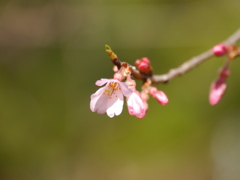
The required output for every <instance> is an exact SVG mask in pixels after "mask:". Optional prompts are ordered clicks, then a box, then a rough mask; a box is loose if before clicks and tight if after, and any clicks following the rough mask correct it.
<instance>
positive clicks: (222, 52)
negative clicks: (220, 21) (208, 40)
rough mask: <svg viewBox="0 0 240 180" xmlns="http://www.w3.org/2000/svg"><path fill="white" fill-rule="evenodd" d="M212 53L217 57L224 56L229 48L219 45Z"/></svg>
mask: <svg viewBox="0 0 240 180" xmlns="http://www.w3.org/2000/svg"><path fill="white" fill-rule="evenodd" d="M212 51H213V53H214V54H215V56H223V55H225V54H226V53H227V52H228V48H227V46H226V45H224V44H217V45H215V46H214V47H213V48H212Z"/></svg>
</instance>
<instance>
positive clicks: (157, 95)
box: [149, 87, 168, 105]
mask: <svg viewBox="0 0 240 180" xmlns="http://www.w3.org/2000/svg"><path fill="white" fill-rule="evenodd" d="M149 94H151V95H152V97H153V98H154V99H156V100H157V101H158V102H159V103H160V104H162V105H165V104H167V103H168V97H167V95H166V94H165V93H164V92H163V91H159V90H157V88H155V87H150V88H149Z"/></svg>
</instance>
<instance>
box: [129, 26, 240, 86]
mask: <svg viewBox="0 0 240 180" xmlns="http://www.w3.org/2000/svg"><path fill="white" fill-rule="evenodd" d="M239 40H240V29H238V30H237V31H236V32H235V33H234V34H232V35H231V36H230V37H229V38H227V39H226V40H225V41H224V42H223V43H224V44H229V45H231V44H236V43H237V41H239ZM212 56H214V54H213V52H212V50H211V49H210V50H207V51H206V52H203V53H202V54H200V55H198V56H195V57H193V58H191V59H189V60H188V61H186V62H184V63H183V64H182V65H180V66H179V67H177V68H174V69H171V70H169V72H168V73H166V74H162V75H153V76H151V77H147V76H145V75H143V74H141V73H139V71H137V70H133V71H132V75H133V76H134V77H135V78H136V79H142V80H146V79H151V81H152V83H155V84H158V83H166V82H168V81H170V80H172V79H173V78H175V77H178V76H181V75H182V74H185V73H186V72H188V71H190V70H192V69H194V68H195V67H196V66H198V65H199V64H201V63H203V62H205V61H206V60H208V59H209V58H211V57H212Z"/></svg>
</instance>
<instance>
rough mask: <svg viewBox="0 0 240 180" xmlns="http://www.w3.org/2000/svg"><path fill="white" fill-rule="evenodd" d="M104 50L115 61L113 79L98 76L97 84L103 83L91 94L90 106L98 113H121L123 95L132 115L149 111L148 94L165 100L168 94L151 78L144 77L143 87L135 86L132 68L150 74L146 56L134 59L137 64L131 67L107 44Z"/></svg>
mask: <svg viewBox="0 0 240 180" xmlns="http://www.w3.org/2000/svg"><path fill="white" fill-rule="evenodd" d="M106 51H107V53H108V55H109V57H110V59H111V60H112V62H113V63H114V64H115V66H114V68H113V71H114V72H115V73H114V76H113V78H112V79H101V80H98V81H96V85H97V86H103V85H104V84H106V85H105V86H104V87H101V88H100V89H98V90H97V91H96V92H95V93H94V94H92V95H91V101H90V109H91V111H93V112H97V113H98V114H103V113H105V112H106V113H107V115H108V116H109V117H111V118H112V117H114V116H115V115H116V116H118V115H120V114H121V112H122V109H123V104H124V96H125V97H126V101H127V107H128V112H129V114H130V115H131V116H136V117H138V118H143V117H144V116H145V115H146V113H147V111H148V103H147V101H148V99H149V95H151V96H152V97H153V98H155V99H156V100H157V101H158V102H159V103H160V104H162V105H165V104H167V103H168V98H167V96H166V95H165V93H164V92H162V91H159V90H158V89H157V88H156V87H153V86H151V80H149V79H146V80H144V83H143V86H142V91H141V92H139V91H137V90H136V82H135V80H133V79H132V74H131V73H132V68H137V69H138V70H139V72H140V73H142V74H145V75H149V76H150V75H151V73H152V67H151V64H150V61H149V59H148V58H142V59H141V60H136V63H135V64H136V67H131V66H130V65H128V64H127V63H125V62H120V61H119V60H118V59H117V56H116V54H114V53H113V52H112V50H111V49H110V47H109V46H106Z"/></svg>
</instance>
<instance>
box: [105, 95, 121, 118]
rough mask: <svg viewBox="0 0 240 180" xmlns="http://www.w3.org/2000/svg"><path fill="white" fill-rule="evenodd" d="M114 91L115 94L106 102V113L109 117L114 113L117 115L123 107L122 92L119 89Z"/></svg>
mask: <svg viewBox="0 0 240 180" xmlns="http://www.w3.org/2000/svg"><path fill="white" fill-rule="evenodd" d="M115 92H116V94H115V95H113V96H112V98H111V99H109V100H108V103H107V114H108V116H109V117H113V116H114V115H117V116H118V115H119V114H121V112H122V109H123V94H122V92H121V91H120V90H118V91H115Z"/></svg>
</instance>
